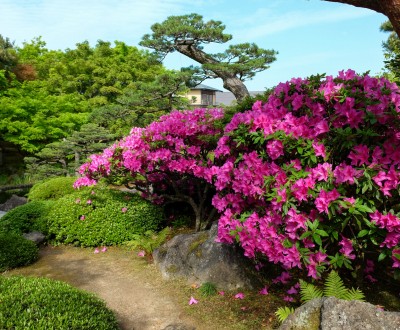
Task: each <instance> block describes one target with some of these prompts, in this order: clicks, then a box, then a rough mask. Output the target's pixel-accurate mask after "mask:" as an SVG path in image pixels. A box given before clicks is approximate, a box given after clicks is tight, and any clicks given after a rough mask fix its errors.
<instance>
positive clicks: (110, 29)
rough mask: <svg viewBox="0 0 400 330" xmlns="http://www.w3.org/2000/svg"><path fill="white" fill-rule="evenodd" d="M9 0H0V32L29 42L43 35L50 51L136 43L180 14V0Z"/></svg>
mask: <svg viewBox="0 0 400 330" xmlns="http://www.w3.org/2000/svg"><path fill="white" fill-rule="evenodd" d="M111 3H112V4H111V5H110V1H106V0H85V1H81V0H70V1H51V0H43V1H12V0H2V2H1V3H0V12H1V13H2V19H1V21H0V31H1V32H0V33H1V34H3V35H4V36H7V37H10V39H12V40H17V43H18V44H20V43H21V42H22V41H24V40H27V41H29V40H30V39H32V38H33V37H37V36H43V39H44V41H46V42H47V44H48V46H49V48H61V49H63V48H66V47H73V46H74V45H75V43H77V42H82V41H84V40H89V41H91V42H96V40H98V39H102V40H107V41H114V40H123V41H126V42H127V43H129V44H137V43H138V42H139V40H140V39H141V37H142V35H143V34H145V33H147V32H149V31H150V26H151V25H152V24H153V23H155V22H157V21H160V20H163V19H165V18H166V17H167V16H170V15H177V14H181V13H182V10H183V8H184V5H185V4H184V1H183V0H146V1H130V0H119V1H111Z"/></svg>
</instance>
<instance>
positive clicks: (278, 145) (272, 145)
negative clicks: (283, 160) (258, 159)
mask: <svg viewBox="0 0 400 330" xmlns="http://www.w3.org/2000/svg"><path fill="white" fill-rule="evenodd" d="M267 152H268V155H269V156H270V157H271V159H272V160H275V159H277V158H279V157H280V156H282V155H283V143H282V141H279V140H272V141H269V142H268V143H267Z"/></svg>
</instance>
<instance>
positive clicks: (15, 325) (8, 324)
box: [0, 276, 119, 330]
mask: <svg viewBox="0 0 400 330" xmlns="http://www.w3.org/2000/svg"><path fill="white" fill-rule="evenodd" d="M0 301H1V304H0V328H1V329H27V330H28V329H29V330H37V329H40V330H45V329H60V330H61V329H62V330H67V329H101V330H114V329H115V330H116V329H119V327H118V323H117V320H116V318H115V316H114V314H113V313H112V311H110V310H109V309H108V308H107V307H106V305H105V303H104V302H103V301H102V300H100V299H99V298H97V297H96V296H94V295H93V294H90V293H87V292H84V291H82V290H79V289H76V288H73V287H71V286H70V285H68V284H66V283H63V282H61V281H54V280H50V279H47V278H35V277H22V276H12V277H4V276H3V277H0Z"/></svg>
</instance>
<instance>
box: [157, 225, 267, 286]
mask: <svg viewBox="0 0 400 330" xmlns="http://www.w3.org/2000/svg"><path fill="white" fill-rule="evenodd" d="M216 236H217V224H216V223H215V224H213V226H212V227H211V229H210V230H209V231H203V232H198V233H194V234H183V235H177V236H175V237H174V238H173V239H171V240H170V241H168V242H167V243H165V244H164V245H162V246H161V247H160V248H158V249H157V250H155V251H154V253H153V258H154V263H155V265H156V266H157V267H158V268H159V269H160V271H161V273H162V275H163V277H164V278H166V279H170V278H185V279H186V280H187V282H188V283H191V284H202V283H205V282H211V283H213V284H215V285H216V286H217V287H218V288H219V289H223V290H233V289H238V288H250V289H254V288H258V287H260V286H261V281H260V280H259V278H258V276H257V274H256V272H255V268H254V265H253V264H252V263H251V261H250V260H249V259H248V258H246V257H244V256H243V252H242V251H241V250H239V249H238V248H237V247H235V246H233V245H227V244H222V243H218V242H215V238H216Z"/></svg>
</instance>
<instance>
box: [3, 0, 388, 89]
mask: <svg viewBox="0 0 400 330" xmlns="http://www.w3.org/2000/svg"><path fill="white" fill-rule="evenodd" d="M193 12H194V13H198V14H201V15H203V16H204V18H205V19H206V20H208V19H214V20H220V21H222V22H223V23H224V24H225V25H226V30H225V32H226V33H230V34H232V35H233V39H232V40H231V42H230V43H232V44H236V43H242V42H255V43H256V44H257V45H259V46H260V47H263V48H266V49H274V50H276V51H278V52H279V54H278V55H277V61H275V62H274V63H272V64H271V67H270V69H268V70H266V71H264V72H262V73H259V74H257V75H256V77H255V78H254V79H253V80H250V81H247V82H246V85H247V87H248V88H249V90H258V91H259V90H264V89H265V88H266V87H272V86H274V85H276V84H278V83H279V82H281V81H287V80H289V79H290V78H292V77H307V76H309V75H312V74H317V73H326V74H329V75H335V74H337V72H338V71H339V70H343V69H349V68H351V69H353V70H355V71H357V72H359V73H363V72H365V71H368V70H370V71H371V74H378V73H379V72H381V70H382V67H383V60H384V57H383V51H382V41H384V40H385V39H386V38H387V35H385V34H384V33H382V32H380V31H379V26H380V24H381V23H382V22H384V21H385V20H386V17H385V16H383V15H381V14H378V13H375V12H373V11H370V10H367V9H362V8H355V7H352V6H348V5H343V4H338V3H329V2H325V1H320V0H246V1H243V0H240V1H236V0H196V1H183V0H140V1H136V0H0V13H1V20H0V34H1V35H3V36H4V37H9V38H10V39H11V40H14V41H15V42H16V44H17V45H21V44H22V42H24V41H30V40H31V39H33V38H34V37H38V36H42V38H43V40H44V41H45V42H46V43H47V47H48V48H49V49H61V50H65V49H66V48H74V46H75V44H76V43H78V42H82V41H84V40H88V41H89V42H90V43H91V45H92V46H94V45H95V44H96V41H97V40H99V39H101V40H104V41H111V42H113V41H114V40H119V41H124V42H125V43H127V44H128V45H132V46H137V45H138V43H139V41H140V40H141V37H142V36H143V35H144V34H145V33H150V32H151V30H150V26H151V25H152V24H153V23H156V22H162V21H163V20H164V19H165V18H167V17H168V16H171V15H184V14H190V13H193ZM205 49H206V50H207V51H209V52H220V51H222V50H223V49H224V45H222V46H221V45H219V46H211V45H209V46H208V47H206V48H205ZM164 64H165V66H166V67H168V68H170V69H179V68H180V67H182V66H187V65H190V64H195V63H194V62H191V61H190V60H188V59H187V58H186V57H185V56H183V55H180V54H171V55H168V56H167V58H166V60H165V61H164ZM205 83H206V84H208V85H210V86H213V87H215V88H220V89H222V82H221V80H219V79H216V80H208V81H206V82H205Z"/></svg>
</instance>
